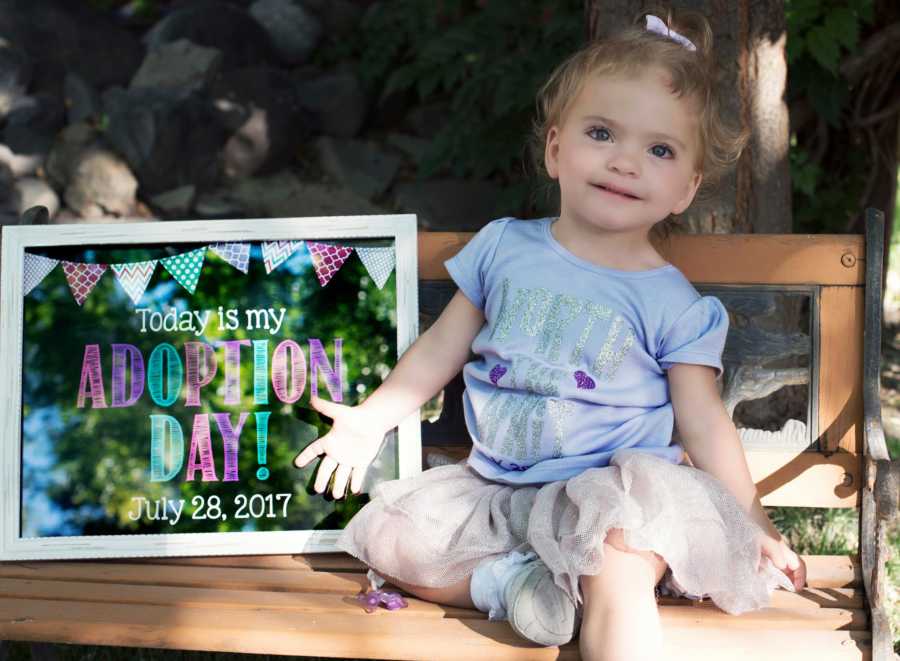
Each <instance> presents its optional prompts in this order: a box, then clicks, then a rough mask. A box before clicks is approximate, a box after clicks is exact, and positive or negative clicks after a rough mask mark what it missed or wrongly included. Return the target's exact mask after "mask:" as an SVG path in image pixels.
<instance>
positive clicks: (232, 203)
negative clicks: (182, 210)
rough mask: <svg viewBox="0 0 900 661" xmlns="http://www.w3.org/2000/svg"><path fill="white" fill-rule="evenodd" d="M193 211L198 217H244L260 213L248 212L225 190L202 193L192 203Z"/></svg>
mask: <svg viewBox="0 0 900 661" xmlns="http://www.w3.org/2000/svg"><path fill="white" fill-rule="evenodd" d="M194 213H195V214H196V215H197V216H199V217H200V218H208V219H214V218H215V219H220V218H246V217H248V216H254V215H261V214H258V213H250V212H248V211H247V210H246V209H245V206H244V205H243V204H242V203H241V202H240V201H239V200H234V199H232V198H231V197H230V196H229V195H228V193H227V192H225V191H213V192H211V193H203V194H202V195H201V196H200V197H199V198H197V201H196V202H195V204H194Z"/></svg>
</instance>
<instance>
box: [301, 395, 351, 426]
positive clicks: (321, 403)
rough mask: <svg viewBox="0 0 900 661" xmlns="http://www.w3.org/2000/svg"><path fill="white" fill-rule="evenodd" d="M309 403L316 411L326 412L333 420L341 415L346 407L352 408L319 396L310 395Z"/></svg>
mask: <svg viewBox="0 0 900 661" xmlns="http://www.w3.org/2000/svg"><path fill="white" fill-rule="evenodd" d="M309 403H310V405H311V406H312V407H313V408H314V409H315V410H316V411H318V412H319V413H324V414H325V415H327V416H328V417H329V418H331V419H332V420H334V419H335V418H337V417H338V416H339V415H341V413H343V411H344V410H345V409H348V408H350V407H349V406H344V405H343V404H337V403H335V402H329V401H328V400H327V399H320V398H319V397H310V398H309Z"/></svg>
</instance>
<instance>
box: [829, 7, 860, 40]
mask: <svg viewBox="0 0 900 661" xmlns="http://www.w3.org/2000/svg"><path fill="white" fill-rule="evenodd" d="M825 29H826V30H827V31H828V33H829V34H830V35H831V36H832V38H833V39H836V40H837V41H839V42H840V43H841V44H842V45H843V46H844V48H846V49H847V50H853V49H854V48H856V44H857V42H858V41H859V20H858V19H857V17H856V14H855V13H854V12H853V10H852V9H850V8H849V7H838V8H836V9H832V10H831V11H830V12H829V13H828V15H827V16H826V17H825Z"/></svg>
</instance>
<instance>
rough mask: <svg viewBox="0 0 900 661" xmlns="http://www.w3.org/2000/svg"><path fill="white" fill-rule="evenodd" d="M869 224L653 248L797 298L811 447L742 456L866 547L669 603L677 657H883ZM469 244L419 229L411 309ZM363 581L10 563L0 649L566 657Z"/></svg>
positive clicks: (430, 447)
mask: <svg viewBox="0 0 900 661" xmlns="http://www.w3.org/2000/svg"><path fill="white" fill-rule="evenodd" d="M867 221H868V222H867V234H866V236H865V237H863V236H847V235H835V236H799V235H784V236H781V235H778V236H775V235H769V236H767V235H744V236H737V235H705V236H678V237H673V238H672V239H671V240H669V241H668V242H667V244H666V245H665V247H664V250H665V254H666V256H667V258H668V259H669V260H670V261H672V262H673V263H675V264H676V265H677V266H679V267H680V268H681V269H682V270H683V271H684V272H685V273H686V274H687V276H688V277H689V278H690V279H691V280H692V281H693V282H694V283H695V284H697V285H698V286H699V287H702V286H704V285H709V284H716V285H725V286H733V285H753V286H756V287H757V289H758V290H765V289H766V288H769V287H776V288H781V289H786V290H789V291H797V290H798V288H799V291H801V292H805V293H804V295H808V296H809V299H810V301H811V305H810V308H809V310H810V312H809V314H811V315H812V317H811V318H812V324H811V328H812V329H813V332H812V333H811V334H810V342H811V344H812V346H813V347H814V349H815V350H814V351H811V352H810V354H811V360H810V362H809V370H808V371H807V373H808V374H809V375H811V376H810V377H809V379H808V381H809V392H810V393H811V400H812V401H811V402H810V406H809V411H810V412H811V417H810V418H809V419H808V420H807V422H808V423H809V425H810V427H811V428H812V429H813V430H814V431H813V434H814V435H813V438H814V439H815V442H814V443H813V445H811V446H810V447H809V448H807V449H806V451H803V448H799V449H798V448H794V449H791V450H784V449H781V450H774V449H765V448H764V447H763V448H760V447H748V449H747V457H748V462H749V464H750V467H751V470H752V473H753V476H754V479H755V480H756V482H757V485H758V488H759V490H760V493H761V496H762V502H763V503H764V504H765V505H769V506H772V505H787V506H814V507H842V508H855V509H857V510H859V511H860V541H861V543H860V553H859V555H856V554H854V555H849V556H846V555H844V556H806V557H805V559H806V562H807V565H808V568H809V587H808V588H807V589H806V590H804V591H803V592H801V593H798V594H793V593H790V592H785V591H781V590H779V591H776V592H775V594H774V596H773V599H772V605H771V607H770V608H766V609H764V610H761V611H758V612H753V613H748V614H745V615H741V616H737V617H735V616H730V615H727V614H725V613H723V612H722V611H720V610H719V609H718V608H716V607H715V606H714V605H712V604H711V603H710V602H708V601H703V602H692V601H688V600H683V599H672V598H667V597H663V598H662V599H661V604H660V605H661V614H662V623H663V628H664V635H665V641H666V646H667V650H668V654H669V657H668V658H670V659H672V660H681V659H684V660H688V659H690V660H691V661H698V660H699V659H716V660H718V659H722V658H726V656H727V658H728V659H729V660H730V661H738V660H743V659H753V660H754V661H756V660H757V659H766V660H776V659H789V660H790V661H802V660H807V659H808V660H810V661H828V660H835V661H837V660H841V661H844V660H846V661H850V660H854V661H858V660H863V659H864V660H869V659H872V660H874V661H887V660H888V659H892V658H894V657H893V654H892V652H891V640H890V631H889V626H888V622H887V620H886V617H885V611H884V586H885V580H886V579H885V553H886V545H885V522H886V521H887V520H889V519H890V517H892V516H894V514H895V513H896V510H897V499H898V483H900V467H898V466H897V465H896V463H894V464H892V463H891V462H890V460H889V457H888V454H887V449H886V445H885V440H884V434H883V432H882V428H881V415H880V406H879V370H878V366H879V356H880V339H881V338H880V328H881V314H880V311H881V306H880V302H881V268H880V267H881V263H882V256H883V241H882V237H883V232H882V226H883V220H882V218H881V215H880V214H879V213H877V212H871V211H870V212H869V213H868V218H867ZM468 237H469V235H467V234H447V233H433V234H427V233H423V234H422V235H421V236H420V240H419V265H420V277H421V279H422V290H421V291H422V296H421V298H422V305H421V307H422V310H423V315H425V316H428V315H431V316H432V317H433V316H434V315H435V314H436V313H437V312H438V310H439V309H440V307H441V305H442V301H446V300H447V299H448V298H449V295H450V294H451V293H452V291H453V287H452V285H451V284H450V283H449V281H448V276H447V273H446V271H445V270H444V268H443V261H444V260H445V259H446V258H448V257H450V256H451V255H452V254H454V253H455V252H456V251H457V250H458V249H459V248H460V247H461V246H462V245H463V244H464V243H465V241H466V240H467V239H468ZM748 300H749V299H748ZM424 321H425V323H427V320H424ZM738 328H739V326H738V325H734V326H733V332H739V330H737V329H738ZM459 389H460V385H459V383H455V384H453V385H451V386H449V387H448V389H447V396H446V398H445V399H446V406H445V408H444V414H442V417H441V419H440V420H439V421H438V422H437V423H433V424H430V423H425V424H423V427H424V428H425V430H424V437H425V439H426V446H425V450H424V452H425V453H426V454H427V453H429V452H432V451H434V450H435V446H443V448H444V451H445V452H447V453H449V454H451V455H454V456H461V454H463V453H464V452H465V444H464V443H463V442H462V440H461V439H463V438H465V436H464V435H463V434H462V433H461V432H460V427H459V424H458V423H459V421H458V419H457V420H456V421H455V422H452V421H451V422H448V420H452V419H453V417H454V416H456V417H457V418H458V413H459V408H460V406H459V404H458V399H459ZM365 584H366V581H365V573H364V567H363V566H362V565H360V563H358V562H357V561H356V560H354V559H352V558H349V557H347V556H342V555H294V556H257V557H205V558H183V559H144V560H128V561H83V562H59V561H53V562H12V563H5V564H0V640H21V641H43V642H61V643H78V644H92V645H121V646H136V647H154V648H178V649H187V650H217V651H230V652H255V653H268V654H285V655H308V656H331V657H353V658H384V659H554V658H565V659H574V658H577V657H578V648H577V644H575V643H570V644H568V645H566V646H564V647H562V648H560V649H557V648H535V647H533V646H529V645H526V644H525V643H524V642H523V641H521V640H520V639H518V638H517V637H516V636H515V635H514V634H513V633H512V631H511V630H510V629H509V627H508V626H507V625H506V624H505V623H502V622H489V621H487V619H486V618H485V616H484V615H483V614H481V613H478V612H475V611H470V610H464V609H459V608H448V607H444V606H438V605H435V604H430V603H425V602H422V601H419V600H416V599H410V606H409V608H407V609H404V610H401V611H394V612H388V611H385V610H382V611H379V612H376V613H373V614H366V613H365V612H364V611H363V610H362V609H361V608H360V607H359V606H358V605H357V604H356V603H355V601H354V596H355V595H356V594H357V593H358V592H359V591H360V590H362V589H363V588H364V586H365ZM0 645H2V643H0ZM0 651H2V650H0Z"/></svg>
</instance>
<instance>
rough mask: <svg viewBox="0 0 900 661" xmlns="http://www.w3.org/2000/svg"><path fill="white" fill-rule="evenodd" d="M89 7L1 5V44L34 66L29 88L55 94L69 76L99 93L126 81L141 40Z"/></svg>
mask: <svg viewBox="0 0 900 661" xmlns="http://www.w3.org/2000/svg"><path fill="white" fill-rule="evenodd" d="M89 5H90V3H85V2H62V1H60V0H40V2H35V1H34V0H3V2H2V3H0V41H5V42H6V43H9V44H13V45H14V46H15V47H17V48H20V49H22V50H24V51H25V52H26V53H27V55H28V57H29V59H30V60H31V62H32V63H33V65H34V78H33V81H32V82H33V87H34V88H36V89H38V90H41V91H52V92H54V93H60V92H61V91H62V84H63V80H64V79H65V75H66V73H69V72H71V73H77V74H78V75H80V76H81V77H82V78H84V80H86V81H88V82H89V83H90V84H91V85H94V86H95V87H99V88H102V87H105V86H107V85H121V84H125V83H127V82H128V81H129V80H130V79H131V76H132V75H133V74H134V72H135V70H136V69H137V68H138V66H139V65H140V63H141V58H142V56H143V51H144V49H143V47H142V46H141V43H140V41H139V40H138V39H137V37H135V36H134V35H133V34H132V33H131V32H129V31H128V30H126V29H124V28H122V27H120V26H119V25H118V24H117V23H116V22H115V21H114V20H113V19H112V18H110V17H109V16H108V15H106V14H104V13H101V12H98V11H94V10H92V9H91V8H90V6H89Z"/></svg>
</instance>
